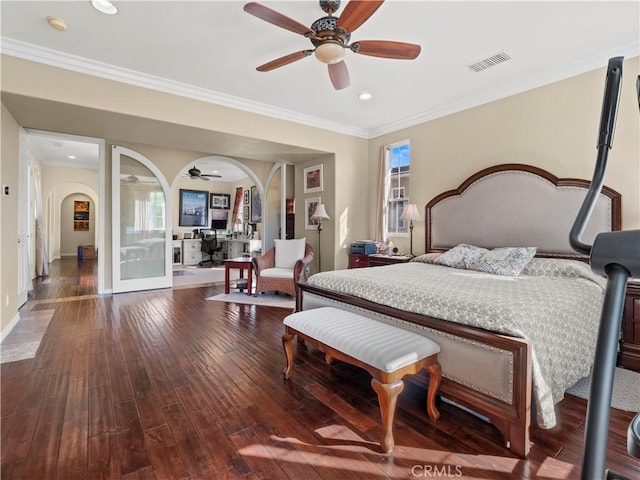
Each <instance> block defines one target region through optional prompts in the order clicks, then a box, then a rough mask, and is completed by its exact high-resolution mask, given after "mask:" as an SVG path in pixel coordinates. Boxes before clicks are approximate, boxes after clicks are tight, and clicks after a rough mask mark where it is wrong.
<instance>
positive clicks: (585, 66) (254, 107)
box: [0, 37, 640, 140]
mask: <svg viewBox="0 0 640 480" xmlns="http://www.w3.org/2000/svg"><path fill="white" fill-rule="evenodd" d="M0 46H1V53H3V54H6V55H10V56H14V57H18V58H22V59H24V60H29V61H33V62H37V63H43V64H46V65H51V66H54V67H59V68H64V69H67V70H71V71H75V72H78V73H84V74H87V75H92V76H95V77H100V78H105V79H108V80H113V81H116V82H121V83H126V84H129V85H135V86H138V87H143V88H148V89H151V90H156V91H161V92H164V93H169V94H172V95H178V96H181V97H186V98H191V99H193V100H199V101H203V102H207V103H211V104H215V105H220V106H224V107H229V108H234V109H237V110H242V111H245V112H250V113H257V114H260V115H265V116H268V117H271V118H277V119H279V120H286V121H290V122H294V123H299V124H302V125H307V126H310V127H315V128H321V129H324V130H329V131H333V132H337V133H342V134H345V135H351V136H354V137H359V138H364V139H367V140H369V139H373V138H376V137H379V136H382V135H386V134H389V133H393V132H396V131H398V130H402V129H405V128H410V127H413V126H416V125H419V124H421V123H425V122H429V121H432V120H435V119H438V118H441V117H445V116H447V115H451V114H453V113H457V112H461V111H463V110H467V109H470V108H474V107H477V106H479V105H483V104H486V103H490V102H493V101H496V100H500V99H502V98H506V97H510V96H512V95H516V94H518V93H522V92H525V91H527V90H532V89H534V88H538V87H542V86H544V85H548V84H551V83H554V82H558V81H560V80H565V79H567V78H569V77H573V76H576V75H580V74H582V73H585V72H588V71H591V70H596V69H598V68H604V67H605V66H606V63H607V60H608V59H609V58H611V57H615V56H623V57H625V58H633V57H636V56H638V55H640V41H633V42H629V43H627V44H625V45H622V46H620V47H617V48H615V49H611V50H608V51H606V52H600V53H599V54H597V55H593V56H592V57H590V58H587V59H582V60H579V61H576V62H574V63H572V64H569V65H563V66H562V67H560V68H557V69H554V70H549V71H545V72H543V73H541V74H539V75H537V76H534V77H531V78H529V79H528V81H526V82H524V83H523V82H514V83H512V84H500V85H499V86H498V87H496V88H494V89H492V90H490V91H486V92H483V93H482V94H480V95H475V96H471V97H466V98H462V99H459V100H458V101H456V102H453V103H449V104H447V105H443V106H441V107H439V108H435V109H431V110H429V111H426V112H422V113H419V114H417V115H413V116H411V117H408V118H405V119H403V120H399V121H396V122H391V123H388V124H385V125H380V126H379V127H374V128H371V129H366V128H360V127H356V126H353V125H344V124H341V123H337V122H330V121H327V120H325V119H322V118H318V117H314V116H311V115H303V114H300V113H297V112H293V111H291V110H286V109H280V108H275V107H273V106H270V105H266V104H263V103H258V102H252V101H250V100H246V99H243V98H239V97H235V96H232V95H226V94H223V93H220V92H215V91H213V90H208V89H205V88H202V87H197V86H193V85H189V84H186V83H182V82H176V81H173V80H168V79H166V78H162V77H157V76H154V75H148V74H145V73H141V72H137V71H135V70H130V69H125V68H122V67H117V66H114V65H110V64H107V63H102V62H97V61H95V60H91V59H88V58H85V57H79V56H76V55H71V54H67V53H63V52H59V51H56V50H51V49H48V48H44V47H40V46H38V45H33V44H30V43H27V42H22V41H19V40H15V39H12V38H7V37H0ZM470 75H471V74H470Z"/></svg>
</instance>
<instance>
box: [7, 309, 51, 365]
mask: <svg viewBox="0 0 640 480" xmlns="http://www.w3.org/2000/svg"><path fill="white" fill-rule="evenodd" d="M53 312H54V310H35V311H26V312H20V319H19V320H18V323H16V325H15V327H13V329H12V330H11V332H9V335H7V336H6V337H5V338H4V339H3V340H2V344H0V363H8V362H17V361H18V360H26V359H28V358H34V357H35V356H36V352H37V351H38V347H39V346H40V342H41V341H42V337H43V336H44V332H45V331H46V330H47V327H48V326H49V322H50V321H51V318H52V317H53Z"/></svg>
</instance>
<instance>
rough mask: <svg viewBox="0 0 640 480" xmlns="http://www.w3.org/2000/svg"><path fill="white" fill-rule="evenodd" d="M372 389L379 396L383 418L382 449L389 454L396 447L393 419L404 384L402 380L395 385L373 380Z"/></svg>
mask: <svg viewBox="0 0 640 480" xmlns="http://www.w3.org/2000/svg"><path fill="white" fill-rule="evenodd" d="M371 387H372V388H373V390H374V391H375V392H376V393H377V394H378V403H379V404H380V416H381V417H382V439H381V440H380V448H381V449H382V451H383V452H384V453H389V452H391V450H393V446H394V445H395V443H394V441H393V417H394V416H395V413H396V404H397V403H398V395H400V393H402V390H404V383H403V382H402V380H399V381H397V382H394V383H382V382H380V381H379V380H377V379H375V378H372V379H371Z"/></svg>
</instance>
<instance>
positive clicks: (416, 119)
mask: <svg viewBox="0 0 640 480" xmlns="http://www.w3.org/2000/svg"><path fill="white" fill-rule="evenodd" d="M638 55H640V41H633V42H630V43H627V44H625V45H621V46H620V47H617V48H614V49H611V50H608V51H606V52H600V53H599V54H597V55H593V56H592V57H589V58H587V59H582V60H579V61H576V62H574V63H571V64H569V65H563V66H562V67H561V68H556V69H554V70H548V71H545V72H543V73H541V74H540V75H537V76H534V77H531V78H529V79H528V81H526V82H514V83H512V84H500V85H499V86H498V87H496V88H494V89H492V90H490V91H486V92H483V93H482V94H480V95H475V96H472V97H466V98H462V99H459V100H458V101H456V102H453V103H449V104H447V105H443V106H442V107H440V108H436V109H432V110H429V111H427V112H423V113H419V114H417V115H414V116H412V117H408V118H406V119H404V120H400V121H397V122H393V123H388V124H386V125H382V126H380V127H376V128H373V129H371V130H369V138H370V139H371V138H376V137H379V136H381V135H386V134H388V133H393V132H397V131H398V130H402V129H404V128H409V127H414V126H416V125H419V124H421V123H425V122H428V121H431V120H435V119H437V118H441V117H445V116H447V115H451V114H453V113H457V112H461V111H463V110H468V109H470V108H473V107H477V106H479V105H483V104H485V103H490V102H494V101H496V100H500V99H502V98H506V97H510V96H512V95H516V94H518V93H522V92H526V91H527V90H533V89H534V88H538V87H542V86H544V85H549V84H551V83H554V82H559V81H561V80H566V79H567V78H570V77H575V76H577V75H580V74H583V73H586V72H589V71H592V70H597V69H599V68H605V67H606V66H607V62H608V60H609V58H611V57H620V56H622V57H625V59H628V58H633V57H637V56H638ZM480 74H481V73H480ZM480 74H471V73H470V75H480Z"/></svg>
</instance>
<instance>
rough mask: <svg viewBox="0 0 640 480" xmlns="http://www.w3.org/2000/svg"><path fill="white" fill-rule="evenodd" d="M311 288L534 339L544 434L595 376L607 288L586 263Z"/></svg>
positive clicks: (540, 262)
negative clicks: (561, 407)
mask: <svg viewBox="0 0 640 480" xmlns="http://www.w3.org/2000/svg"><path fill="white" fill-rule="evenodd" d="M309 283H310V284H311V285H315V286H318V287H322V288H325V289H328V290H333V291H338V292H341V293H344V294H348V295H353V296H356V297H360V298H363V299H366V300H370V301H373V302H375V303H379V304H383V305H388V306H391V307H394V308H398V309H401V310H406V311H410V312H415V313H420V314H424V315H428V316H431V317H435V318H440V319H443V320H449V321H452V322H456V323H461V324H465V325H472V326H475V327H480V328H482V329H485V330H490V331H494V332H499V333H502V334H506V335H510V336H514V337H519V338H525V339H527V340H529V341H530V343H531V344H532V345H533V348H532V362H533V394H534V399H535V402H536V405H537V421H538V424H539V425H540V426H541V427H543V428H551V427H553V426H554V425H555V423H556V416H555V409H554V405H555V404H556V403H558V402H559V401H560V400H562V398H563V397H564V392H565V390H566V389H567V388H569V387H570V386H572V385H573V384H574V383H575V382H577V381H578V380H579V379H580V378H582V377H585V376H587V375H588V374H589V372H590V368H591V365H592V363H593V355H594V350H595V344H596V337H597V332H598V323H599V319H600V309H601V306H602V302H603V298H604V288H605V280H604V279H603V278H602V277H599V276H597V275H595V274H593V273H592V272H591V269H590V268H589V266H588V265H586V264H584V263H582V262H579V261H572V260H555V259H537V258H536V259H533V260H532V261H531V263H530V264H529V265H528V266H527V268H526V269H525V270H524V271H523V272H522V274H521V275H520V276H518V277H505V276H499V275H493V274H488V273H481V272H475V271H471V270H460V269H454V268H450V267H443V266H439V265H433V264H430V263H422V262H410V263H405V264H396V265H388V266H384V267H374V268H359V269H352V270H338V271H333V272H323V273H318V274H315V275H312V276H311V277H310V278H309ZM489 374H490V373H489V372H488V373H487V375H489Z"/></svg>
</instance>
